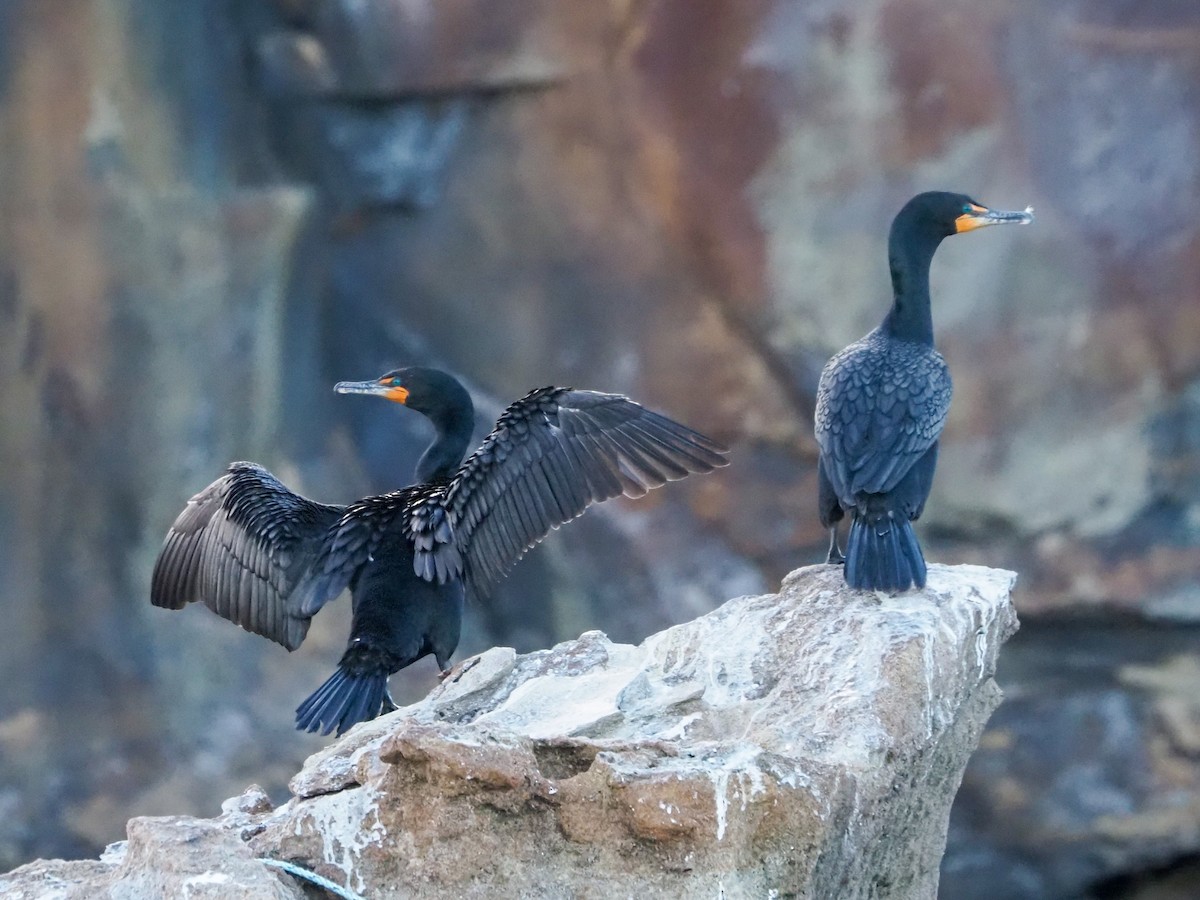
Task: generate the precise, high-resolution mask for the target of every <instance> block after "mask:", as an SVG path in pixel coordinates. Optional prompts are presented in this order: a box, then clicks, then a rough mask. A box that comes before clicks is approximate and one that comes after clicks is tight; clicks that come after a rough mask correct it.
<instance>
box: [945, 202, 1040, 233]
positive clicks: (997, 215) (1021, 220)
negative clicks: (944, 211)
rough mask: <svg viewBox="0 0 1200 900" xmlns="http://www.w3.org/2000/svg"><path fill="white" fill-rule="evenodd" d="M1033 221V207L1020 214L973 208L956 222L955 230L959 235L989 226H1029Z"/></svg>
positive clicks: (981, 207) (979, 207) (980, 207)
mask: <svg viewBox="0 0 1200 900" xmlns="http://www.w3.org/2000/svg"><path fill="white" fill-rule="evenodd" d="M1032 221H1033V207H1032V206H1027V207H1025V209H1023V210H1021V211H1020V212H1009V211H1008V210H1003V209H988V208H987V207H986V206H974V205H973V206H972V207H971V211H970V212H965V213H963V214H962V215H961V216H959V217H958V218H957V219H955V220H954V226H955V228H954V230H955V231H957V232H958V233H959V234H962V233H963V232H964V231H974V230H975V229H976V228H985V227H987V226H988V225H1028V224H1029V223H1030V222H1032Z"/></svg>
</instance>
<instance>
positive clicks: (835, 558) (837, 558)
mask: <svg viewBox="0 0 1200 900" xmlns="http://www.w3.org/2000/svg"><path fill="white" fill-rule="evenodd" d="M845 561H846V557H844V556H842V548H841V547H839V546H838V542H837V526H836V525H833V526H831V527H830V529H829V555H828V556H826V557H825V562H826V563H828V564H830V565H841V564H842V563H844V562H845Z"/></svg>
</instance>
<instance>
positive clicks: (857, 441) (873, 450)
mask: <svg viewBox="0 0 1200 900" xmlns="http://www.w3.org/2000/svg"><path fill="white" fill-rule="evenodd" d="M1032 213H1033V211H1032V209H1026V210H1025V211H1024V212H1002V211H998V210H991V209H988V208H986V207H985V206H983V205H981V204H979V203H976V202H975V201H974V200H972V199H971V198H970V197H967V196H965V195H963V194H951V193H947V192H944V191H931V192H928V193H924V194H918V195H917V196H915V197H913V198H912V199H911V200H909V201H908V203H906V204H905V205H904V207H903V209H901V210H900V212H899V213H897V214H896V218H895V219H894V220H893V221H892V230H891V233H890V234H889V236H888V262H889V265H890V267H891V272H892V291H893V295H894V296H893V300H892V308H891V310H890V311H889V312H888V314H887V316H886V317H885V318H884V320H883V323H882V324H881V325H880V326H879V327H878V328H876V329H875V330H874V331H872V332H871V333H870V334H868V335H867V336H866V337H863V338H861V339H860V340H858V341H855V342H854V343H853V344H851V345H850V346H849V347H847V348H846V349H845V350H843V351H842V352H840V353H838V354H837V355H836V356H834V357H833V359H831V360H830V361H829V362H828V364H826V366H825V369H824V371H822V372H821V380H820V383H819V385H818V387H817V410H816V436H817V443H818V444H819V445H820V450H821V452H820V459H819V461H818V464H817V482H818V496H817V502H818V505H819V513H820V518H821V524H822V525H824V526H826V527H827V528H828V529H829V556H828V560H827V561H828V562H831V563H838V562H845V574H846V582H847V583H848V584H849V585H850V586H851V587H853V588H859V589H863V590H882V591H891V592H896V591H904V590H907V589H908V588H909V587H911V586H916V587H919V588H920V587H924V586H925V558H924V556H923V555H922V554H921V546H920V544H918V543H917V537H916V534H914V533H913V528H912V524H911V523H912V522H913V521H914V520H915V519H917V518H918V517H919V516H920V515H921V511H922V509H924V506H925V499H926V497H928V496H929V488H930V487H931V485H932V484H933V470H934V466H935V465H936V464H937V452H938V437H939V435H940V434H941V433H942V426H943V425H944V424H945V422H946V413H947V411H948V410H949V408H950V371H949V369H948V368H947V367H946V361H945V360H944V359H942V355H941V354H940V353H938V352H937V350H935V349H934V346H933V316H932V313H931V312H930V308H929V263H930V261H931V260H932V259H933V254H934V251H935V250H937V248H938V244H940V243H941V242H942V239H943V238H945V237H949V236H950V235H952V234H959V233H962V232H964V231H972V230H974V229H976V228H981V227H983V226H985V225H1002V224H1027V223H1029V222H1032V221H1033V215H1032ZM846 512H849V513H850V535H849V538H848V539H847V544H846V555H845V557H843V556H842V554H841V550H840V549H839V547H838V543H837V526H838V522H839V521H840V520H841V518H842V516H843V515H844V514H845V513H846Z"/></svg>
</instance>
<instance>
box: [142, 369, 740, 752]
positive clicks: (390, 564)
mask: <svg viewBox="0 0 1200 900" xmlns="http://www.w3.org/2000/svg"><path fill="white" fill-rule="evenodd" d="M337 390H338V391H339V392H341V393H365V394H374V395H379V396H383V397H386V398H388V399H391V400H395V401H397V402H399V403H403V404H405V405H406V406H409V407H411V408H412V409H415V410H417V411H419V412H421V413H423V414H424V415H426V416H427V417H428V418H429V419H430V420H431V421H432V422H433V424H434V427H435V429H436V432H437V435H436V437H435V439H434V441H433V443H432V444H430V446H429V448H428V449H427V450H426V451H425V453H424V454H423V455H422V457H421V459H420V461H419V462H418V464H417V472H416V478H417V480H416V483H415V484H413V485H411V486H409V487H406V488H403V489H401V490H398V491H393V492H391V493H388V494H382V495H380V496H375V497H367V498H366V499H363V500H359V501H358V502H357V503H353V504H350V505H349V506H346V507H342V506H333V505H327V504H323V503H314V502H312V501H310V500H306V499H305V498H303V497H300V496H298V495H297V494H294V493H292V492H291V491H289V490H288V489H287V488H286V487H284V486H283V485H282V484H281V483H280V482H279V481H278V480H277V479H276V478H275V477H274V476H273V475H271V473H270V472H268V471H267V470H266V469H264V468H262V467H261V466H258V465H255V464H253V463H244V462H239V463H234V464H233V465H231V466H230V467H229V471H228V472H227V473H226V474H225V475H223V476H222V477H221V478H219V479H217V480H216V481H215V482H213V483H212V484H211V485H209V486H208V487H207V488H205V489H204V490H203V491H201V492H200V493H199V494H197V495H196V496H195V497H193V498H192V499H191V500H190V501H189V502H188V505H187V507H186V508H185V509H184V511H183V512H182V513H180V515H179V517H178V518H177V519H176V520H175V523H174V524H173V525H172V526H171V529H170V531H169V532H168V533H167V537H166V540H165V542H164V544H163V548H162V550H161V552H160V553H159V557H158V560H157V562H156V563H155V567H154V576H153V582H152V586H151V602H152V603H153V604H154V605H155V606H162V607H167V608H170V609H180V608H182V607H183V606H185V605H186V604H188V603H189V602H193V601H199V602H202V603H204V604H205V605H206V606H207V607H208V608H209V609H211V610H212V611H213V612H215V613H217V614H218V615H221V616H223V617H225V618H227V619H229V620H231V621H233V622H236V623H237V624H238V625H241V626H242V627H243V628H245V629H247V630H248V631H253V632H255V633H256V634H260V635H263V636H264V637H268V638H270V639H271V640H273V641H277V642H278V643H280V644H283V646H285V647H287V648H288V649H289V650H294V649H295V648H296V647H298V646H299V645H300V643H301V641H303V640H304V636H305V634H306V633H307V631H308V626H309V622H310V621H311V619H312V616H314V615H315V614H316V613H317V612H318V611H319V610H320V609H321V607H323V606H324V605H325V604H326V603H328V602H329V601H330V600H332V599H334V598H335V597H337V596H338V595H339V594H340V593H341V592H342V591H343V590H345V589H346V588H349V589H350V591H351V595H352V597H353V624H352V626H351V630H350V640H349V644H348V646H347V648H346V651H345V653H344V655H343V656H342V659H341V661H340V663H339V664H338V669H337V671H336V672H335V673H334V674H333V675H332V676H331V677H330V678H329V679H328V680H327V681H326V682H325V683H324V684H323V685H322V686H321V687H320V688H318V689H317V690H316V691H315V692H314V693H313V694H312V696H310V697H309V698H308V699H307V700H305V701H304V703H302V704H301V705H300V707H299V708H298V709H297V711H296V721H297V727H299V728H302V729H306V730H308V731H317V730H321V731H323V733H326V734H328V733H329V732H330V731H331V730H333V729H335V728H336V729H337V732H338V733H339V734H341V733H342V732H343V731H345V730H346V729H347V728H349V727H350V726H351V725H353V724H354V723H355V722H359V721H362V720H364V719H370V718H373V717H375V716H376V715H378V714H379V713H380V712H381V710H387V709H391V708H394V707H393V706H392V703H391V698H390V697H389V696H388V693H387V679H388V676H389V675H391V674H392V673H393V672H396V671H398V670H399V669H402V668H404V667H405V666H407V665H409V664H411V663H413V662H415V661H416V660H418V659H420V658H421V657H423V656H425V655H427V654H433V656H434V657H435V659H436V660H437V663H438V666H439V667H440V668H441V669H443V670H445V669H446V667H447V666H448V664H449V659H450V656H451V654H452V653H453V652H454V649H455V647H456V646H457V645H458V638H459V630H460V626H461V622H462V610H463V603H464V600H465V598H466V597H467V596H472V597H476V598H484V597H486V596H487V594H488V592H489V591H490V590H491V588H492V587H493V586H494V585H495V584H496V583H497V582H498V581H499V580H500V579H501V578H503V577H504V575H505V574H506V573H507V572H508V570H509V569H510V568H511V567H512V565H513V564H514V563H516V562H517V560H519V559H520V558H521V556H523V555H524V554H525V552H526V551H527V550H528V549H529V548H530V547H532V546H533V545H534V544H536V543H537V542H538V541H540V540H541V539H542V538H544V537H545V536H546V535H547V534H549V532H550V531H551V530H552V529H554V528H557V527H558V526H559V525H561V524H563V523H564V522H567V521H569V520H571V519H573V518H575V517H576V516H578V515H579V514H581V513H582V512H583V511H584V510H585V509H586V508H587V507H588V506H589V505H591V504H592V503H595V502H597V501H601V500H607V499H609V498H610V497H615V496H616V495H618V494H625V495H626V496H628V497H639V496H641V495H643V494H645V493H646V491H648V490H650V489H652V488H655V487H658V486H660V485H662V484H664V483H665V482H667V481H673V480H676V479H679V478H683V477H684V476H686V475H688V474H690V473H694V472H708V471H711V470H712V469H713V468H716V467H718V466H723V465H725V464H726V462H727V460H726V459H725V455H724V450H723V449H722V448H721V447H719V446H718V445H716V444H715V443H714V442H712V441H711V440H709V439H708V438H706V437H704V436H703V435H701V434H699V433H697V432H695V431H692V430H691V429H689V428H686V427H685V426H683V425H680V424H679V423H677V422H674V421H672V420H670V419H668V418H665V417H664V416H660V415H658V414H657V413H654V412H651V411H650V410H647V409H645V408H644V407H642V406H640V405H639V404H637V403H634V402H633V401H632V400H629V399H628V398H626V397H622V396H619V395H616V394H602V393H596V392H593V391H576V390H572V389H570V388H557V387H547V388H542V389H539V390H535V391H532V392H531V393H529V394H528V395H527V396H525V397H524V398H522V399H521V400H518V401H517V402H515V403H513V404H512V405H511V406H509V407H508V409H507V410H505V412H504V413H503V414H502V415H501V416H500V419H499V420H498V421H497V423H496V427H495V429H494V430H493V431H492V432H491V434H489V435H488V437H487V438H486V439H485V440H484V442H483V444H482V445H481V446H480V447H479V449H478V450H476V451H475V453H474V454H472V455H471V456H470V457H469V458H468V459H466V461H465V462H464V461H463V456H464V454H465V452H466V449H467V447H468V445H469V442H470V438H471V433H472V430H473V427H474V407H473V404H472V403H471V398H470V395H469V394H468V393H467V391H466V390H465V389H464V388H463V387H462V385H460V384H459V383H458V381H457V380H455V379H454V378H452V377H451V376H449V375H447V374H446V373H444V372H439V371H437V370H435V369H427V368H420V367H413V368H407V369H399V370H396V371H393V372H389V373H388V374H386V375H384V376H383V377H381V378H379V379H378V380H377V381H366V382H342V383H341V384H339V385H338V386H337Z"/></svg>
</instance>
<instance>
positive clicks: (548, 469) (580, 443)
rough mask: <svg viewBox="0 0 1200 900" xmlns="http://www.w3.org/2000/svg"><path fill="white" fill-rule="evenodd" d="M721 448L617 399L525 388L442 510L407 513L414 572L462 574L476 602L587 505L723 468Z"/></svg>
mask: <svg viewBox="0 0 1200 900" xmlns="http://www.w3.org/2000/svg"><path fill="white" fill-rule="evenodd" d="M724 452H725V451H724V450H723V448H721V447H719V446H718V445H717V444H715V443H714V442H712V441H710V440H709V439H708V438H706V437H704V436H703V435H701V434H698V433H697V432H695V431H692V430H691V429H690V428H686V427H685V426H683V425H680V424H679V423H677V422H673V421H671V420H670V419H668V418H665V417H664V416H660V415H658V414H657V413H654V412H651V411H650V410H647V409H645V408H644V407H642V406H640V405H638V404H637V403H634V402H633V401H632V400H629V399H628V398H626V397H622V396H619V395H616V394H601V393H595V392H593V391H575V390H570V389H568V388H555V387H548V388H541V389H539V390H536V391H532V392H531V393H530V394H529V395H527V396H526V397H524V398H522V399H521V400H518V401H517V402H516V403H514V404H512V405H511V406H510V407H509V408H508V409H507V410H505V412H504V413H503V415H501V416H500V419H499V420H498V421H497V423H496V428H495V430H493V431H492V433H491V434H490V435H488V437H487V438H486V439H485V440H484V442H483V444H482V445H481V446H480V448H479V449H478V450H477V451H476V452H475V453H474V454H472V455H471V456H470V457H469V458H468V459H467V460H466V461H465V462H464V463H463V465H462V467H461V468H460V469H459V470H458V473H457V474H456V475H455V476H454V478H453V480H452V481H451V482H450V485H449V486H448V488H447V489H446V493H445V497H444V499H439V501H438V503H437V504H436V505H438V506H440V507H442V509H440V510H436V511H435V510H427V511H422V510H421V508H420V507H415V508H414V512H413V515H414V524H415V525H416V526H417V527H414V535H415V537H414V539H415V541H416V550H417V552H416V557H415V567H416V570H417V572H418V573H419V574H422V575H423V576H424V577H426V578H431V579H432V578H444V577H449V576H452V575H454V574H456V573H458V572H460V571H461V572H462V573H463V574H464V575H465V577H466V579H467V583H468V585H469V587H470V589H471V591H472V593H473V594H474V595H475V596H477V597H482V596H485V595H486V594H487V593H488V591H489V590H490V588H491V587H492V586H493V585H494V584H495V583H496V582H498V581H499V580H500V579H501V578H502V577H503V576H504V575H505V574H506V573H507V571H508V569H509V568H510V567H511V566H512V565H513V564H514V563H515V562H516V561H517V560H519V559H520V558H521V556H522V555H524V553H525V552H526V551H527V550H528V549H529V548H530V547H532V546H533V545H534V544H536V543H537V542H538V541H540V540H541V539H542V538H544V537H545V536H546V535H547V534H549V533H550V531H551V530H552V529H554V528H557V527H558V526H559V525H561V524H563V523H564V522H568V521H570V520H571V519H574V518H575V517H576V516H578V515H579V514H580V513H582V512H583V511H584V510H585V509H587V507H588V506H590V505H591V504H592V503H595V502H597V501H601V500H607V499H609V498H610V497H615V496H616V495H618V494H625V496H627V497H640V496H642V495H643V494H645V493H646V492H647V491H649V490H651V489H652V488H656V487H659V486H660V485H662V484H664V483H665V482H667V481H674V480H676V479H679V478H683V477H684V476H686V475H688V474H690V473H693V472H709V471H711V470H712V469H714V468H716V467H718V466H723V465H725V464H726V463H727V460H726V458H725V456H724ZM418 513H419V515H418Z"/></svg>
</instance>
